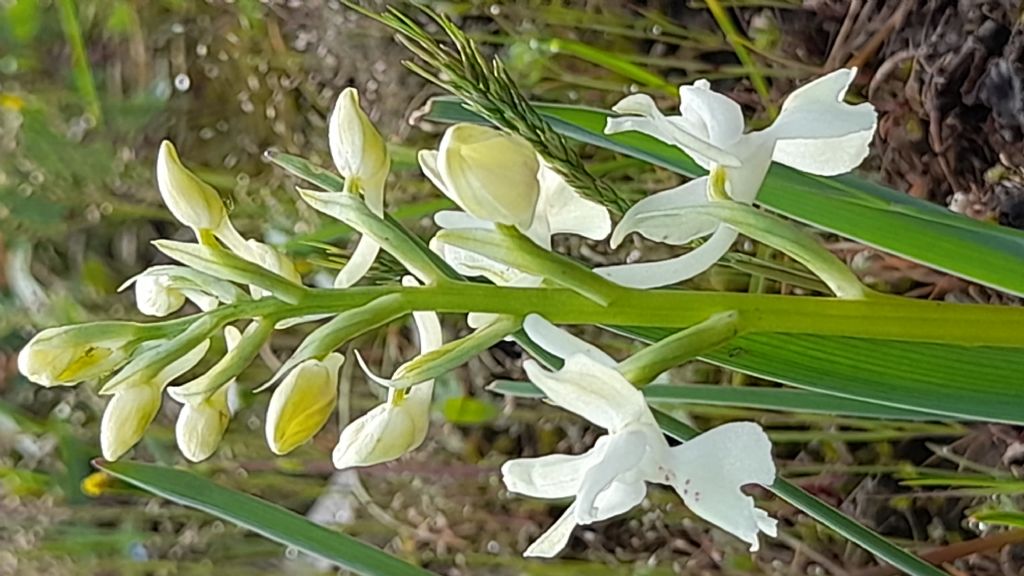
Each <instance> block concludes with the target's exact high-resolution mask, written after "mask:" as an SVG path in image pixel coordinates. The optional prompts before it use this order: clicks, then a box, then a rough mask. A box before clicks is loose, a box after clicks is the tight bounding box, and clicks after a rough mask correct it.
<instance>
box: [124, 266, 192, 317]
mask: <svg viewBox="0 0 1024 576" xmlns="http://www.w3.org/2000/svg"><path fill="white" fill-rule="evenodd" d="M135 305H136V306H137V307H138V308H139V312H142V313H143V314H145V315H147V316H156V317H158V318H160V317H163V316H167V315H168V314H171V313H174V312H177V311H178V309H180V308H181V307H182V306H184V305H185V294H184V293H182V291H181V290H176V289H175V288H173V287H172V285H171V281H170V278H168V277H167V276H163V275H157V274H154V275H149V276H141V277H139V279H138V280H136V281H135Z"/></svg>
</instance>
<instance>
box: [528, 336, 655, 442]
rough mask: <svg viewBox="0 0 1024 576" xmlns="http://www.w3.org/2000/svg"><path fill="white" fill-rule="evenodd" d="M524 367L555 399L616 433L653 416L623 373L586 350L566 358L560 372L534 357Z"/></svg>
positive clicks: (556, 402) (641, 395) (538, 385)
mask: <svg viewBox="0 0 1024 576" xmlns="http://www.w3.org/2000/svg"><path fill="white" fill-rule="evenodd" d="M523 369H524V370H526V375H527V376H528V377H529V378H530V381H531V382H533V383H534V384H535V385H536V386H537V387H538V388H540V389H541V390H542V391H543V392H544V394H546V395H547V397H548V398H549V399H550V400H551V401H552V402H554V403H555V404H557V405H558V406H561V407H562V408H565V409H566V410H569V411H570V412H575V413H576V414H579V415H580V416H582V417H584V418H586V419H587V420H589V421H591V422H593V423H594V424H597V425H598V426H601V427H602V428H606V429H608V430H609V431H611V432H613V433H614V432H616V431H618V430H621V429H622V428H624V427H625V426H627V425H629V424H632V423H636V422H642V421H643V422H645V421H647V420H649V419H651V418H653V417H652V416H651V412H650V409H649V408H647V402H646V401H645V400H644V395H643V394H642V393H641V392H640V391H639V390H637V389H636V388H635V387H634V386H633V385H632V384H630V383H629V381H627V380H626V379H625V378H624V377H623V376H622V374H619V373H618V372H617V371H616V370H615V369H614V368H609V367H608V366H604V365H602V364H600V363H598V362H596V361H594V360H592V359H591V358H589V357H587V356H584V355H583V354H574V355H572V356H570V357H568V358H566V360H565V364H564V365H563V366H562V369H561V370H559V371H557V372H548V371H547V370H545V369H543V368H541V367H540V365H539V364H537V363H536V362H534V361H533V360H527V361H526V362H525V363H524V364H523Z"/></svg>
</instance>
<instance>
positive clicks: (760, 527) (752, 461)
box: [666, 422, 776, 550]
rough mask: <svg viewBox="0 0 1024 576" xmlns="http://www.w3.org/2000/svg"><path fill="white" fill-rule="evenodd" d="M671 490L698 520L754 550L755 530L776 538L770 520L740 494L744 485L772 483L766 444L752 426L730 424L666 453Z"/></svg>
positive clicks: (772, 470)
mask: <svg viewBox="0 0 1024 576" xmlns="http://www.w3.org/2000/svg"><path fill="white" fill-rule="evenodd" d="M666 465H668V466H669V467H670V468H671V469H672V470H673V472H674V474H675V479H674V481H673V482H672V487H673V488H675V490H676V492H678V493H679V495H680V496H682V498H683V501H684V502H685V503H686V505H687V506H688V507H689V508H690V509H691V510H693V512H694V513H696V514H697V515H698V516H700V517H701V518H703V519H705V520H707V521H708V522H710V523H712V524H714V525H716V526H718V527H719V528H721V529H723V530H725V531H726V532H729V533H731V534H733V535H735V536H736V537H737V538H740V539H741V540H743V541H745V542H747V543H749V544H750V549H751V550H757V547H758V538H757V535H758V532H764V533H766V534H768V535H769V536H774V535H775V534H776V528H775V520H773V519H771V518H769V517H768V515H767V514H766V513H765V512H764V511H763V510H759V509H757V508H756V507H755V506H754V499H753V498H751V497H750V496H747V495H746V494H744V493H743V492H741V491H740V487H741V486H744V485H746V484H760V485H762V486H769V485H771V484H772V483H773V482H774V481H775V462H774V461H773V460H772V445H771V441H770V440H768V436H767V435H765V433H764V430H762V429H761V427H760V426H758V425H757V424H755V423H753V422H733V423H730V424H725V425H722V426H719V427H717V428H714V429H712V430H709V431H708V432H705V433H703V434H701V435H700V436H698V437H696V438H694V439H693V440H690V441H689V442H686V443H684V444H682V445H680V446H676V447H674V448H671V449H670V450H669V457H668V461H667V462H666Z"/></svg>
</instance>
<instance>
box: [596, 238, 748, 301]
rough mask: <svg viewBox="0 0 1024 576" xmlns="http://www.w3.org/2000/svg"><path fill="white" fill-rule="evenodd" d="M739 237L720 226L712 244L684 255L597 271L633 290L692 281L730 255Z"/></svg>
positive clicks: (609, 267)
mask: <svg viewBox="0 0 1024 576" xmlns="http://www.w3.org/2000/svg"><path fill="white" fill-rule="evenodd" d="M737 236H739V234H738V233H737V232H736V230H734V229H732V228H730V227H728V226H719V227H718V229H717V230H715V233H714V234H712V235H711V238H708V241H707V242H705V243H703V244H701V245H700V246H698V247H697V248H694V249H693V250H690V251H689V252H687V253H686V254H683V255H682V256H677V257H676V258H670V259H668V260H661V261H658V262H641V263H638V264H622V265H618V266H605V267H603V268H594V272H597V273H598V274H600V275H601V276H602V277H604V278H607V279H608V280H611V281H612V282H615V283H616V284H619V285H621V286H626V287H629V288H640V289H648V288H658V287H661V286H670V285H672V284H676V283H679V282H682V281H683V280H689V279H690V278H693V277H694V276H696V275H698V274H700V273H701V272H704V271H705V270H707V269H708V268H711V267H712V266H714V264H715V262H718V261H719V260H721V259H722V256H725V255H726V254H727V253H728V252H729V248H730V247H731V246H732V243H733V242H735V241H736V237H737Z"/></svg>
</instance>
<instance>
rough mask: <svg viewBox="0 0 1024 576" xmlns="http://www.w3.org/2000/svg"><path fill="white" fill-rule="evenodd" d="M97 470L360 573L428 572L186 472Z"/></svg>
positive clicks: (131, 467) (144, 467)
mask: <svg viewBox="0 0 1024 576" xmlns="http://www.w3.org/2000/svg"><path fill="white" fill-rule="evenodd" d="M97 466H98V467H99V468H100V469H101V470H103V471H105V472H107V473H109V474H111V475H113V476H115V477H117V478H120V479H121V480H124V481H125V482H128V483H130V484H133V485H135V486H138V487H139V488H142V489H144V490H148V491H150V492H153V493H155V494H157V495H159V496H162V497H164V498H167V499H169V500H172V501H174V502H177V503H178V504H181V505H183V506H189V507H192V508H196V509H198V510H202V511H204V512H207V513H209V514H213V515H214V516H217V517H219V518H223V519H224V520H227V521H228V522H232V523H234V524H238V525H239V526H243V527H245V528H248V529H250V530H253V531H254V532H258V533H259V534H262V535H263V536H266V537H267V538H270V539H271V540H274V541H277V542H280V543H282V544H284V545H286V546H291V547H293V548H296V549H298V550H301V551H303V552H306V553H308V554H312V555H314V556H317V557H319V558H323V559H324V560H327V561H329V562H332V563H334V564H337V565H338V566H340V567H342V568H345V569H347V570H352V571H353V572H355V573H357V574H365V575H367V576H377V575H379V576H419V575H425V574H430V572H427V571H426V570H423V569H422V568H418V567H416V566H413V565H411V564H407V563H405V562H402V561H401V560H399V559H397V558H395V557H393V556H390V555H388V554H386V553H384V552H382V551H380V550H378V549H377V548H374V547H372V546H370V545H368V544H364V543H363V542H360V541H359V540H356V539H355V538H352V537H351V536H348V535H346V534H342V533H340V532H335V531H333V530H329V529H327V528H324V527H323V526H320V525H318V524H314V523H313V522H310V521H309V520H306V519H305V518H303V517H302V516H299V515H298V514H296V513H294V512H291V511H289V510H286V509H284V508H282V507H280V506H278V505H276V504H271V503H270V502H267V501H265V500H261V499H259V498H256V497H254V496H250V495H248V494H245V493H242V492H238V491H236V490H231V489H229V488H225V487H223V486H220V485H218V484H215V483H213V482H210V481H209V480H206V479H205V478H201V477H199V476H196V475H195V474H191V473H189V472H185V471H183V470H175V469H173V468H167V467H164V466H157V465H154V464H140V463H134V462H98V463H97Z"/></svg>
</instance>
